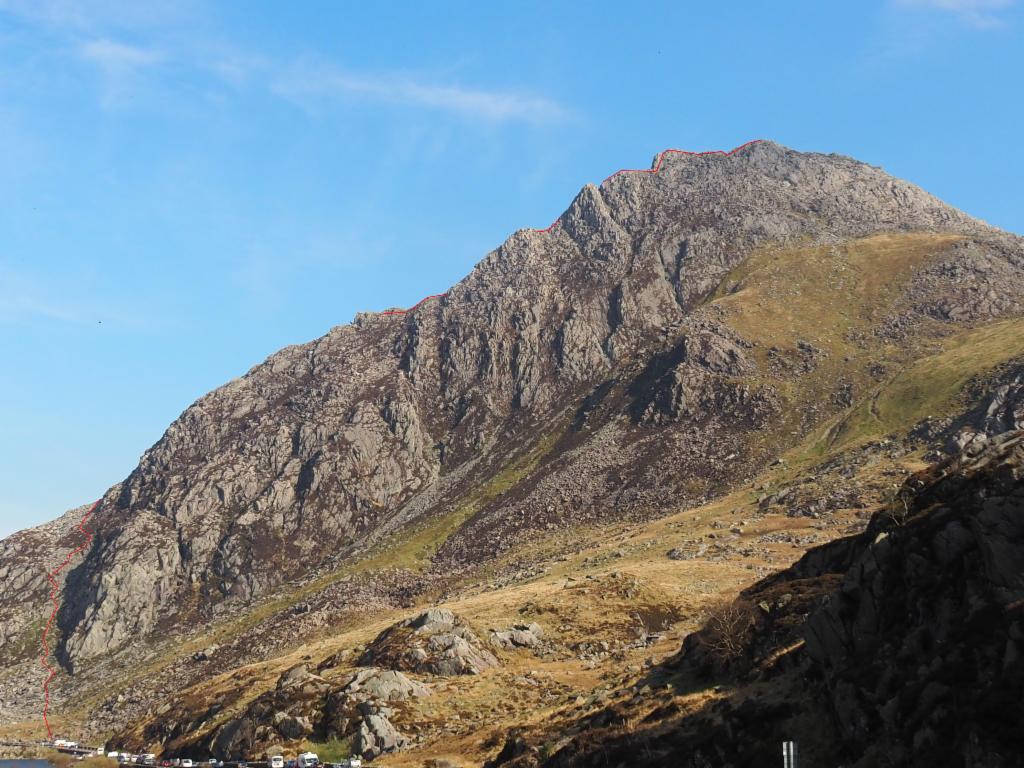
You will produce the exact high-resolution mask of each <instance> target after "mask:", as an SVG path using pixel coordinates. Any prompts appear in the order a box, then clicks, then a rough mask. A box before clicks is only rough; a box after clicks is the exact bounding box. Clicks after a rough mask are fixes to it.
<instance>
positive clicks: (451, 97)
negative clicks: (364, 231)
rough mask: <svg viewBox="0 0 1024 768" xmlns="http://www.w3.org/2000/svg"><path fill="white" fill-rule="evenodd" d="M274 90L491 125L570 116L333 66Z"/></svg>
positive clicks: (298, 74)
mask: <svg viewBox="0 0 1024 768" xmlns="http://www.w3.org/2000/svg"><path fill="white" fill-rule="evenodd" d="M271 89H272V90H273V91H274V92H275V93H277V94H278V95H280V96H283V97H286V98H289V99H292V100H295V101H300V102H307V101H309V100H310V99H316V100H323V99H336V98H339V97H349V98H360V99H368V100H374V101H378V102H382V103H388V104H398V105H406V106H415V107H427V108H430V109H435V110H439V111H444V112H449V113H453V114H458V115H462V116H465V117H471V118H475V119H480V120H485V121H489V122H508V121H521V122H530V123H546V122H552V121H555V120H559V119H562V118H564V117H566V116H567V114H568V111H567V110H566V109H565V108H564V107H562V106H561V105H560V104H558V103H557V102H555V101H552V100H550V99H547V98H544V97H540V96H533V95H528V94H520V93H515V92H510V91H501V90H486V89H478V88H466V87H463V86H460V85H449V84H441V83H429V82H424V81H420V80H416V79H412V78H409V77H405V76H395V75H386V74H385V75H366V74H355V73H351V72H346V71H343V70H340V69H337V68H334V67H332V66H327V65H318V66H310V65H302V66H298V67H295V68H293V69H292V70H291V71H290V72H288V73H286V74H285V75H283V76H280V77H278V78H276V79H275V80H274V81H273V82H272V84H271Z"/></svg>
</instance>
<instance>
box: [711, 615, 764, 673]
mask: <svg viewBox="0 0 1024 768" xmlns="http://www.w3.org/2000/svg"><path fill="white" fill-rule="evenodd" d="M753 624H754V609H753V606H752V605H751V604H750V603H748V602H747V601H745V600H722V601H720V602H717V603H714V604H712V605H710V606H708V608H706V609H705V610H704V628H703V629H702V630H701V633H700V636H701V641H702V644H703V645H704V647H705V648H707V650H708V652H709V654H710V655H711V657H712V659H713V660H714V661H715V662H716V663H717V664H719V665H720V666H723V667H725V666H728V665H729V664H731V663H733V662H735V661H737V660H739V659H741V658H742V657H743V656H744V655H745V654H746V651H747V645H748V636H749V634H750V628H751V627H752V626H753Z"/></svg>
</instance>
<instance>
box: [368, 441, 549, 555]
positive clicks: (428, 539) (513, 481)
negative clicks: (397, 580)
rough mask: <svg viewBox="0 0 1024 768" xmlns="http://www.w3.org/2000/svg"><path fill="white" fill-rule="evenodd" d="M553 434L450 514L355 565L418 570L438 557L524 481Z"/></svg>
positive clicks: (406, 532)
mask: <svg viewBox="0 0 1024 768" xmlns="http://www.w3.org/2000/svg"><path fill="white" fill-rule="evenodd" d="M558 437H559V436H558V434H557V433H553V434H551V435H548V436H547V437H545V438H544V439H542V440H541V441H540V442H539V443H538V444H537V445H536V446H534V447H533V449H532V450H530V451H529V452H528V453H526V454H524V455H523V456H520V457H519V458H517V459H515V460H513V461H511V462H510V463H509V464H508V465H507V466H506V467H505V468H504V469H503V470H502V471H501V472H498V473H497V474H495V475H493V476H492V477H491V478H490V479H488V480H486V481H485V482H483V483H482V484H481V485H480V486H478V487H477V488H476V489H475V490H474V491H472V492H471V493H470V494H468V496H467V497H466V498H465V499H464V500H463V501H462V502H461V503H460V504H458V505H457V506H455V507H454V508H453V509H452V510H451V511H450V512H448V513H446V514H442V515H439V516H436V517H433V518H431V519H430V520H425V521H421V522H419V523H414V524H412V525H411V526H408V527H406V528H403V529H402V530H401V531H398V532H396V533H394V534H393V535H391V536H390V537H389V538H387V539H385V540H384V541H383V542H381V543H380V544H379V545H378V546H377V547H375V550H374V551H373V552H372V553H371V554H370V555H369V556H368V557H367V558H366V559H365V560H361V561H359V562H358V563H356V564H355V567H356V570H358V571H359V572H365V571H370V570H379V569H384V568H408V569H410V570H421V569H423V568H425V567H426V566H427V565H428V564H429V563H430V560H431V558H433V557H434V555H435V554H437V551H438V549H440V548H441V545H442V544H444V542H445V541H447V540H448V538H449V537H451V536H452V534H454V533H455V532H456V531H457V530H458V529H459V528H461V527H462V526H463V525H464V524H465V523H466V522H467V521H468V520H469V519H470V518H471V517H473V515H475V514H476V513H477V512H479V511H480V510H481V509H483V508H484V507H485V506H486V505H487V504H489V503H490V502H492V501H494V500H495V499H496V498H498V497H499V496H500V495H501V494H503V493H506V492H507V491H509V490H511V489H512V488H514V487H515V486H516V485H518V484H519V483H520V482H522V481H523V480H525V479H526V478H527V477H528V476H529V475H530V474H531V473H532V472H533V471H534V470H535V469H537V467H538V466H539V465H540V462H541V460H542V459H543V458H544V457H545V456H546V455H547V454H549V453H550V452H551V450H552V448H554V446H555V444H556V443H557V442H558Z"/></svg>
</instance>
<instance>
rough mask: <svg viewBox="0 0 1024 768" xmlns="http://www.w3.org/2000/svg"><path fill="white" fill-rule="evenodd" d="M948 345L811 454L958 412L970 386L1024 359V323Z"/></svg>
mask: <svg viewBox="0 0 1024 768" xmlns="http://www.w3.org/2000/svg"><path fill="white" fill-rule="evenodd" d="M943 347H944V349H943V350H942V351H941V352H939V353H938V354H934V355H930V356H928V357H925V358H922V359H920V360H917V361H915V362H913V363H910V364H909V365H907V366H906V367H905V368H903V369H902V370H900V371H899V372H898V373H897V374H896V375H895V376H893V377H892V378H890V379H889V380H888V381H886V382H885V383H884V384H882V385H881V386H880V387H879V388H878V389H877V390H876V391H875V392H874V393H873V394H872V395H871V396H870V397H867V398H865V399H863V400H862V401H861V402H860V403H858V404H857V405H856V406H855V407H854V408H853V410H852V412H850V413H848V414H845V415H844V416H843V417H842V418H840V419H839V420H837V421H836V422H834V423H833V424H831V425H830V426H829V427H828V428H827V429H826V430H825V432H824V434H823V435H821V436H820V437H819V438H818V439H817V440H816V441H815V442H814V443H813V445H812V446H811V448H810V454H811V456H814V457H821V456H823V455H826V454H828V453H832V452H835V451H837V450H842V449H844V448H849V447H851V446H854V445H858V444H860V443H864V442H867V441H869V440H872V439H875V438H878V437H883V436H885V435H888V434H891V433H893V432H897V431H900V430H906V429H909V428H910V427H912V426H913V425H915V424H917V423H918V422H920V421H922V420H923V419H925V418H927V417H929V416H934V417H938V416H944V415H946V414H948V413H950V412H951V411H953V410H956V408H957V406H959V405H960V404H961V396H962V393H963V390H964V387H965V386H966V385H967V384H968V382H970V381H971V380H972V379H974V378H975V377H978V376H983V375H985V374H988V373H989V372H991V371H993V370H994V369H995V368H998V367H999V366H1000V365H1002V364H1003V363H1005V362H1007V361H1009V360H1012V359H1014V358H1017V357H1021V356H1024V320H1006V321H1003V322H999V323H994V324H992V325H988V326H985V327H983V328H976V329H973V330H970V331H965V332H963V333H959V334H957V335H955V336H951V337H950V338H948V339H946V340H945V342H944V343H943Z"/></svg>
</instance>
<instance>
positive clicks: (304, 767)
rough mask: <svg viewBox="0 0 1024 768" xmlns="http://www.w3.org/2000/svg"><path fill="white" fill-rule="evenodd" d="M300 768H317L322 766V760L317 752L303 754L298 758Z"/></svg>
mask: <svg viewBox="0 0 1024 768" xmlns="http://www.w3.org/2000/svg"><path fill="white" fill-rule="evenodd" d="M298 764H299V768H316V766H318V765H320V758H319V757H317V755H316V753H315V752H303V753H302V754H301V755H299V758H298Z"/></svg>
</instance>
